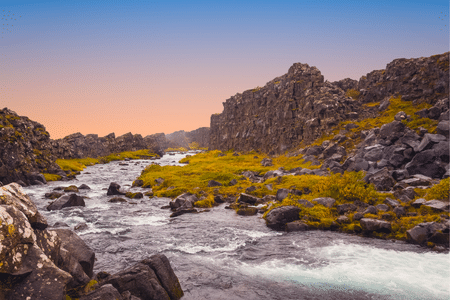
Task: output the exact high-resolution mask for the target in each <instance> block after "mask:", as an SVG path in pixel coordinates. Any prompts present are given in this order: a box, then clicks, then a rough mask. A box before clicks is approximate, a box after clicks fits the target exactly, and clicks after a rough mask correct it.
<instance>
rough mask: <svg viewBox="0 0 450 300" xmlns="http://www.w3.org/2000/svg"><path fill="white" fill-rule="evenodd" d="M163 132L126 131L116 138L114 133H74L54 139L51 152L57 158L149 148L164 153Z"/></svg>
mask: <svg viewBox="0 0 450 300" xmlns="http://www.w3.org/2000/svg"><path fill="white" fill-rule="evenodd" d="M165 143H166V141H165V136H164V133H157V134H153V135H148V136H146V137H144V138H143V137H142V135H140V134H134V135H133V134H131V133H126V134H124V135H121V136H119V137H117V138H116V136H115V134H114V133H111V134H108V135H107V136H104V137H98V135H96V134H87V135H82V134H81V133H74V134H71V135H69V136H66V137H64V138H62V139H58V140H54V141H53V142H52V145H53V153H54V154H55V156H57V157H58V158H83V157H99V156H105V155H109V154H111V153H118V152H123V151H136V150H141V149H149V150H150V151H151V152H154V153H157V154H159V155H163V154H164V148H165Z"/></svg>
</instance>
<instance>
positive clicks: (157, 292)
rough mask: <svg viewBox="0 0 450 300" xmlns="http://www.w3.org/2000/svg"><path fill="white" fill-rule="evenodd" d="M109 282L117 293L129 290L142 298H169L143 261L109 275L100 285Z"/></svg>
mask: <svg viewBox="0 0 450 300" xmlns="http://www.w3.org/2000/svg"><path fill="white" fill-rule="evenodd" d="M106 284H111V285H112V286H114V288H116V289H117V290H118V291H119V293H123V292H125V291H129V292H130V293H131V294H132V295H133V296H136V297H139V298H140V299H142V300H153V299H161V300H170V297H169V295H168V294H167V291H166V290H165V289H164V288H163V287H162V286H161V283H160V282H159V279H158V277H157V276H156V274H155V272H154V271H153V270H152V269H151V268H150V267H149V266H148V265H145V264H143V263H137V264H135V265H134V266H132V267H130V268H128V269H126V270H124V271H120V272H118V273H116V274H114V275H111V276H109V277H108V278H106V279H105V280H104V281H103V282H102V286H104V285H106Z"/></svg>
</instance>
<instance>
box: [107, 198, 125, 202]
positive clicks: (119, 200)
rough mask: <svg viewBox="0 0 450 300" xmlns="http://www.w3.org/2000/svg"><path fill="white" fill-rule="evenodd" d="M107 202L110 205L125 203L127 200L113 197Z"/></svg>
mask: <svg viewBox="0 0 450 300" xmlns="http://www.w3.org/2000/svg"><path fill="white" fill-rule="evenodd" d="M108 202H111V203H126V202H127V200H125V199H123V198H120V197H114V198H111V199H109V200H108Z"/></svg>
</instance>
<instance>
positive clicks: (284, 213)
mask: <svg viewBox="0 0 450 300" xmlns="http://www.w3.org/2000/svg"><path fill="white" fill-rule="evenodd" d="M300 211H301V209H300V208H299V207H297V206H291V205H289V206H280V207H276V208H274V209H272V210H271V211H270V212H269V213H267V215H266V225H267V226H268V227H270V228H272V229H275V230H284V229H285V225H286V223H289V222H293V221H296V220H299V213H300Z"/></svg>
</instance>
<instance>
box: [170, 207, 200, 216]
mask: <svg viewBox="0 0 450 300" xmlns="http://www.w3.org/2000/svg"><path fill="white" fill-rule="evenodd" d="M192 213H198V210H197V209H195V208H178V209H177V210H175V211H174V212H173V213H172V214H170V217H171V218H174V217H178V216H181V215H184V214H192Z"/></svg>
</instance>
